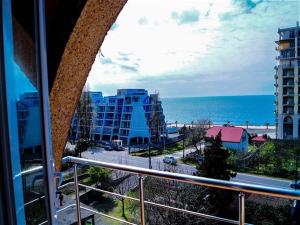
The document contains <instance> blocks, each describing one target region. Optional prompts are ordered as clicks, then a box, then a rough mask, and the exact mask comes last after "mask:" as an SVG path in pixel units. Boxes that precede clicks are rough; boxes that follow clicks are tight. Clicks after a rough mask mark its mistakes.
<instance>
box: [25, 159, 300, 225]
mask: <svg viewBox="0 0 300 225" xmlns="http://www.w3.org/2000/svg"><path fill="white" fill-rule="evenodd" d="M63 163H74V182H70V183H67V184H64V185H62V186H60V187H58V189H59V190H61V189H63V188H65V187H68V186H70V185H74V188H75V198H76V199H75V200H76V204H72V205H69V206H67V207H65V208H62V209H60V210H59V212H57V213H61V212H62V211H64V210H66V209H68V208H70V207H74V206H76V213H77V214H76V215H77V222H78V225H81V210H86V211H90V212H92V213H94V214H97V215H100V216H103V217H107V218H109V219H112V220H116V221H118V222H121V223H123V224H130V225H137V224H135V223H132V222H128V221H125V220H122V219H119V218H116V217H113V216H110V215H106V214H104V213H101V212H98V211H96V210H92V209H89V208H86V207H84V206H81V205H80V200H79V187H82V188H86V189H89V190H93V191H97V192H100V193H105V194H110V195H113V196H117V197H121V198H126V199H130V200H132V201H136V202H139V205H140V224H141V225H145V204H148V205H152V206H156V207H160V208H164V209H168V210H173V211H176V212H181V213H186V214H190V215H194V216H199V217H201V218H206V219H210V220H215V221H219V222H226V223H229V224H238V225H245V224H247V223H245V194H246V193H248V194H249V193H250V194H258V195H263V196H269V197H270V196H271V197H277V198H284V199H290V200H300V191H296V190H291V189H282V188H275V187H268V186H262V185H255V184H247V183H240V182H233V181H225V180H217V179H211V178H205V177H197V176H191V175H185V174H178V173H170V172H165V171H158V170H150V169H144V168H139V167H133V166H128V165H119V164H114V163H106V162H100V161H95V160H89V159H82V158H76V157H71V156H68V157H66V158H64V159H63ZM78 165H89V166H97V167H102V168H107V169H111V170H120V171H125V172H128V173H131V174H135V175H137V176H139V198H134V197H130V196H126V195H120V194H117V193H113V192H109V191H105V190H102V189H98V188H95V187H91V186H88V185H84V184H81V183H79V182H78V175H77V166H78ZM145 177H156V178H162V179H166V180H174V181H178V182H183V183H188V184H193V185H198V186H205V187H211V188H218V189H223V190H231V191H235V192H238V195H239V217H238V218H239V220H238V221H237V220H231V219H226V218H223V217H218V216H214V215H208V214H203V213H199V212H194V211H189V210H186V209H182V208H176V207H171V206H167V205H163V204H159V203H155V202H151V201H147V200H145V198H144V183H143V181H144V178H145ZM39 199H40V198H39ZM39 199H38V200H39ZM38 200H37V201H38ZM32 202H33V201H32ZM30 204H31V203H30ZM46 223H47V221H45V222H43V223H41V224H46Z"/></svg>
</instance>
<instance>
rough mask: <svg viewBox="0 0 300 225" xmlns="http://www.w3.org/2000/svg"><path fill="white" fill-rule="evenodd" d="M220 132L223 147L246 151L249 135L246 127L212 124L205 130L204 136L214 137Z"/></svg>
mask: <svg viewBox="0 0 300 225" xmlns="http://www.w3.org/2000/svg"><path fill="white" fill-rule="evenodd" d="M219 132H221V139H222V142H223V143H222V144H223V146H224V147H225V148H229V149H233V150H240V151H247V150H248V141H249V135H248V132H247V131H246V129H244V128H241V127H234V126H213V127H211V128H209V129H208V130H207V132H206V137H216V136H217V135H218V133H219Z"/></svg>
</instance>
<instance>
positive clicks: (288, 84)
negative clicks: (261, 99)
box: [275, 81, 295, 87]
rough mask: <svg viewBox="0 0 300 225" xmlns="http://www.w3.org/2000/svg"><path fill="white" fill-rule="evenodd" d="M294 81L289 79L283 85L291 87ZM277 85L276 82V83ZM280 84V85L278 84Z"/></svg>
mask: <svg viewBox="0 0 300 225" xmlns="http://www.w3.org/2000/svg"><path fill="white" fill-rule="evenodd" d="M294 84H295V83H294V81H287V82H285V83H283V85H282V86H283V87H291V86H294ZM275 85H276V84H275ZM277 86H278V85H277ZM277 86H275V87H277Z"/></svg>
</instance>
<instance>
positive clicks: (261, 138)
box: [252, 136, 267, 142]
mask: <svg viewBox="0 0 300 225" xmlns="http://www.w3.org/2000/svg"><path fill="white" fill-rule="evenodd" d="M252 141H257V142H266V141H267V139H266V138H264V137H263V136H256V137H255V138H253V139H252Z"/></svg>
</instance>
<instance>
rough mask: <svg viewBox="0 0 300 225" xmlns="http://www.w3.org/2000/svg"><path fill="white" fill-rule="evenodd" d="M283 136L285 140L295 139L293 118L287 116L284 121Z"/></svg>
mask: <svg viewBox="0 0 300 225" xmlns="http://www.w3.org/2000/svg"><path fill="white" fill-rule="evenodd" d="M283 136H284V138H285V139H292V138H293V118H292V117H291V116H287V117H285V118H284V120H283Z"/></svg>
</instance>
